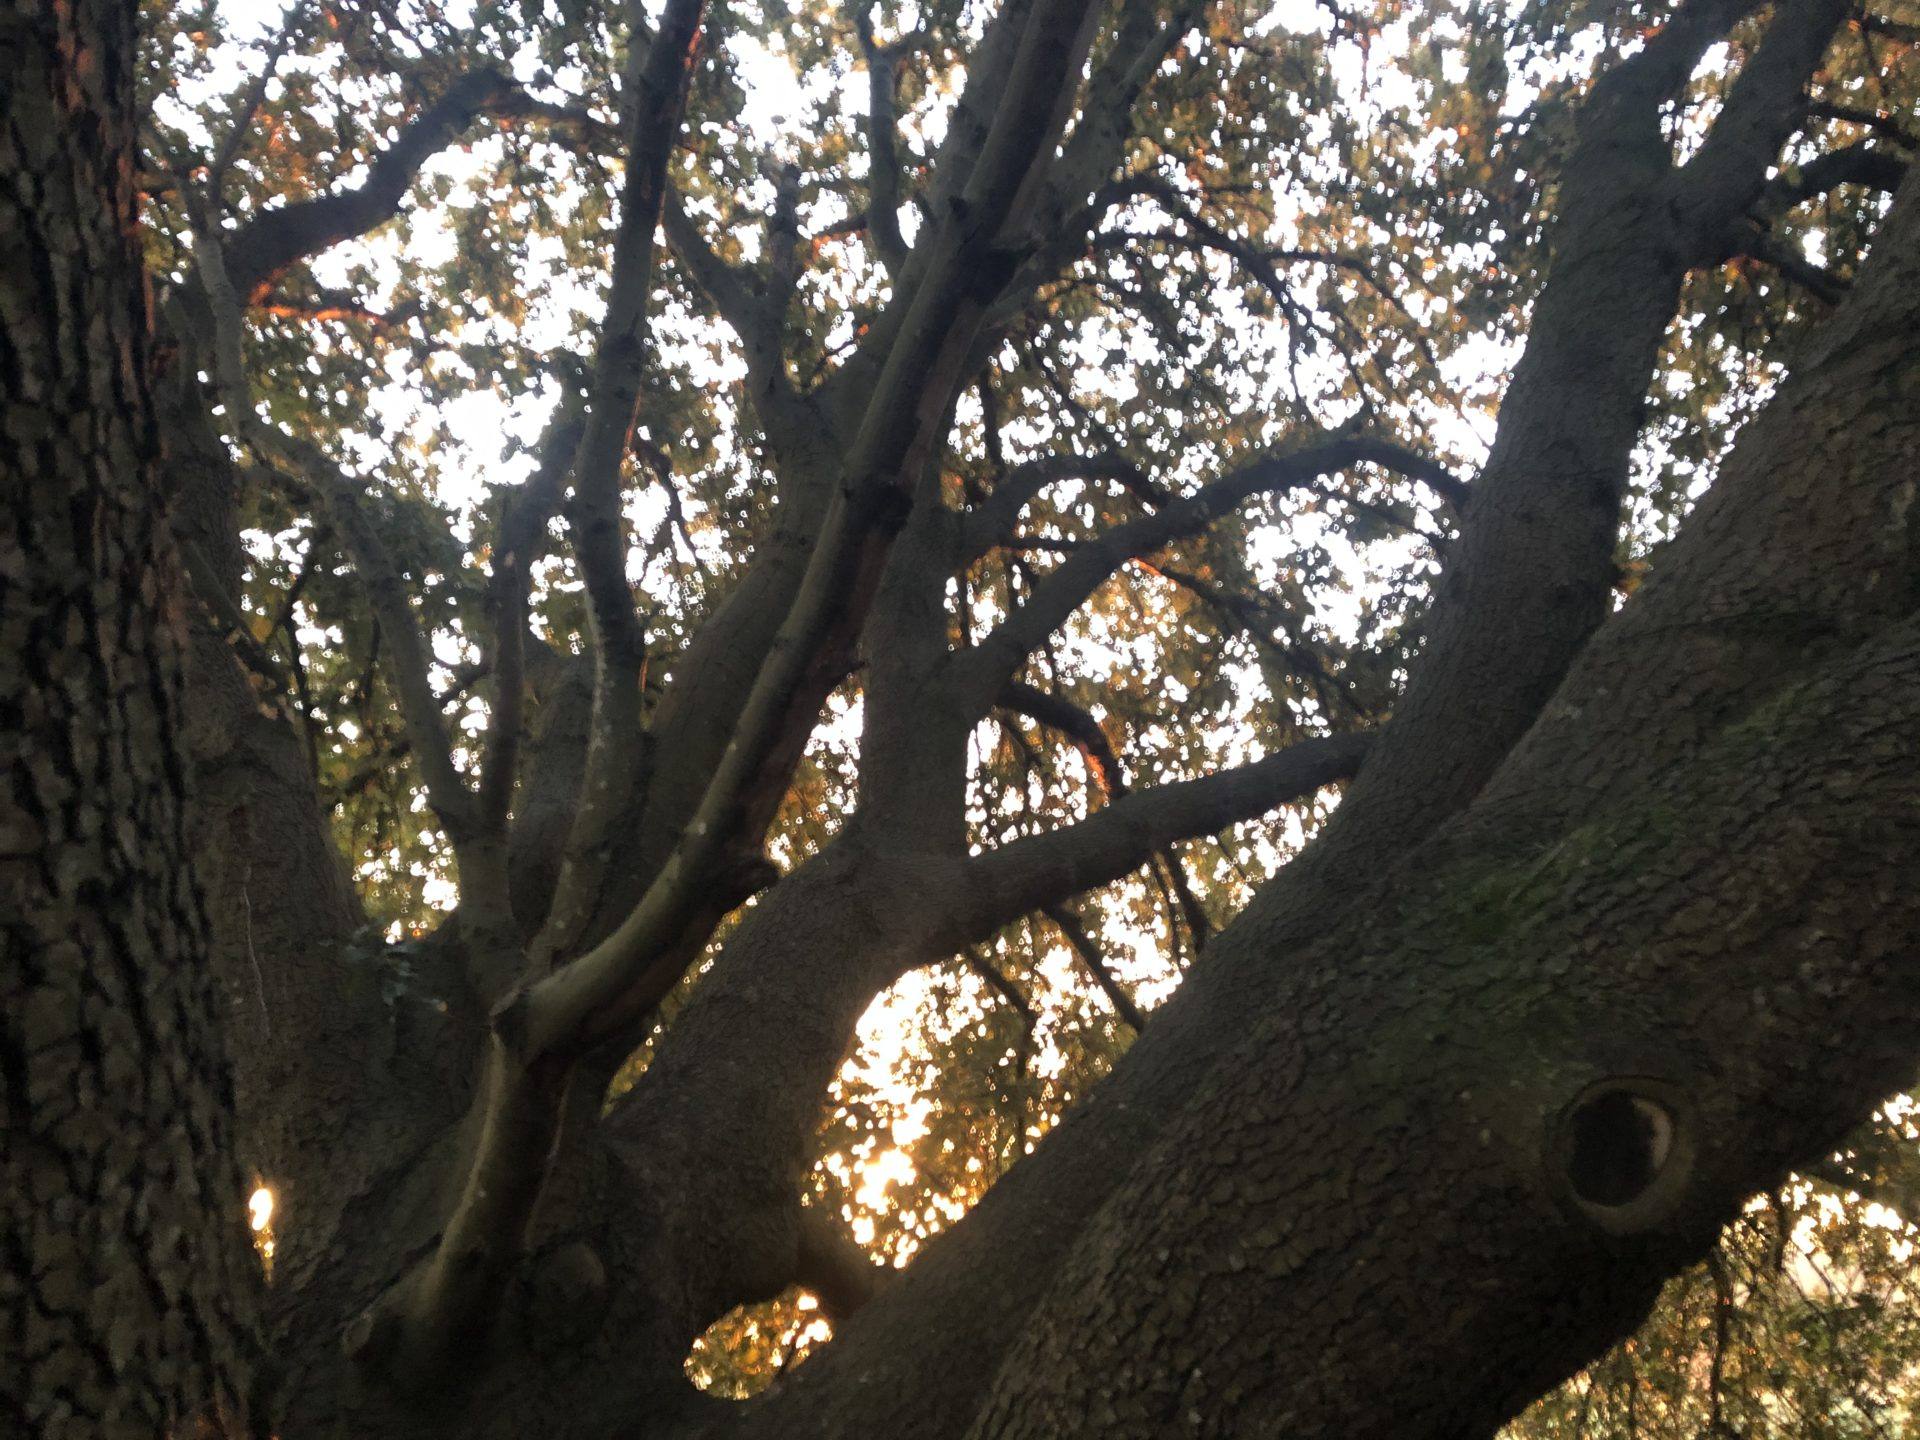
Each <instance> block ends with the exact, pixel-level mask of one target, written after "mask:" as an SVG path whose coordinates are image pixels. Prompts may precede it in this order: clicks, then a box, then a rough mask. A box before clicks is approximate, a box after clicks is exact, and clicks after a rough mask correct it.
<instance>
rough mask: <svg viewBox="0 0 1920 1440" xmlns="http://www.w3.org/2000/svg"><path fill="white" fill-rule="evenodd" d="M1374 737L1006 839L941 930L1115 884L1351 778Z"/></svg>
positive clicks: (1306, 751)
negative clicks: (1180, 847) (1160, 855)
mask: <svg viewBox="0 0 1920 1440" xmlns="http://www.w3.org/2000/svg"><path fill="white" fill-rule="evenodd" d="M1371 747H1372V737H1371V736H1370V735H1366V734H1362V733H1353V734H1346V735H1328V736H1322V737H1319V738H1316V739H1312V740H1303V741H1301V742H1300V743H1298V744H1296V745H1292V746H1289V747H1288V748H1287V749H1285V750H1282V751H1280V752H1279V753H1277V754H1274V755H1269V756H1268V757H1267V758H1266V759H1264V760H1258V761H1255V762H1254V763H1252V764H1250V765H1242V766H1239V767H1236V768H1234V769H1231V770H1222V771H1220V772H1218V773H1217V774H1213V775H1208V776H1205V777H1204V778H1202V779H1199V780H1182V781H1177V782H1175V783H1173V784H1168V785H1159V786H1155V787H1154V788H1152V789H1150V790H1135V791H1133V792H1131V793H1130V794H1128V795H1126V796H1124V797H1122V798H1121V799H1118V800H1115V801H1114V802H1113V803H1112V804H1110V805H1107V806H1105V807H1103V808H1102V809H1100V810H1098V811H1096V812H1095V813H1094V814H1092V815H1091V816H1089V817H1088V818H1087V819H1085V820H1082V821H1079V822H1078V823H1076V824H1073V825H1067V826H1063V827H1061V828H1060V829H1057V830H1049V831H1047V832H1046V833H1044V834H1041V835H1035V836H1031V837H1029V838H1027V839H1023V840H1014V841H1011V842H1009V843H1008V844H1005V845H1001V846H998V847H996V848H994V849H992V850H988V851H985V852H983V853H982V854H979V855H976V856H975V857H973V859H971V860H970V861H968V862H967V866H966V869H965V872H964V873H965V876H966V880H965V890H964V894H963V895H961V896H957V897H956V898H955V900H954V901H953V907H952V911H951V914H950V915H949V917H948V919H947V922H946V923H947V924H948V925H949V926H950V927H952V928H953V930H954V931H955V933H956V934H957V935H960V936H965V937H968V938H979V937H983V936H986V935H991V934H992V933H993V932H994V931H996V930H998V929H999V928H1000V927H1001V926H1003V925H1008V924H1011V923H1012V922H1013V921H1015V920H1017V919H1019V918H1020V917H1021V916H1023V915H1029V914H1032V913H1033V912H1034V911H1036V910H1043V909H1044V908H1045V907H1046V906H1048V905H1051V904H1055V903H1057V902H1058V901H1059V900H1061V899H1063V898H1064V897H1066V896H1069V895H1077V894H1079V893H1080V892H1081V891H1083V890H1091V889H1094V888H1096V887H1098V886H1101V885H1105V884H1108V883H1110V882H1112V881H1114V880H1117V879H1119V878H1120V877H1121V876H1122V875H1125V874H1126V873H1127V872H1128V871H1130V870H1133V869H1136V868H1138V867H1139V866H1141V865H1144V864H1146V863H1147V861H1148V860H1149V859H1150V858H1152V856H1153V855H1154V854H1155V853H1156V852H1157V851H1160V850H1162V849H1164V848H1166V846H1168V845H1169V844H1171V843H1172V842H1174V841H1176V840H1185V839H1190V838H1192V837H1193V836H1196V835H1211V834H1215V833H1217V832H1218V831H1220V830H1223V829H1225V828H1226V827H1227V826H1229V825H1232V824H1235V823H1236V822H1238V821H1242V820H1250V819H1252V818H1254V817H1255V816H1258V815H1264V814H1265V813H1266V812H1267V811H1269V810H1272V809H1274V808H1275V807H1276V806H1279V805H1284V804H1286V803H1287V802H1288V801H1290V800H1298V799H1301V798H1303V797H1304V796H1307V795H1311V794H1312V793H1313V792H1314V791H1316V790H1319V789H1321V788H1323V787H1325V786H1327V785H1331V784H1333V783H1335V782H1337V781H1340V780H1345V779H1347V778H1349V777H1350V776H1352V775H1354V774H1355V773H1357V772H1358V771H1359V769H1360V766H1361V764H1362V762H1363V761H1364V760H1365V758H1366V756H1367V753H1368V751H1369V750H1370V749H1371Z"/></svg>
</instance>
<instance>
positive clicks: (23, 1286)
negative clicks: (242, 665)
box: [0, 0, 258, 1440]
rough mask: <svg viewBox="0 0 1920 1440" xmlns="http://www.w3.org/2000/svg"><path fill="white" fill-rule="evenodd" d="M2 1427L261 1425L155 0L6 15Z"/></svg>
mask: <svg viewBox="0 0 1920 1440" xmlns="http://www.w3.org/2000/svg"><path fill="white" fill-rule="evenodd" d="M0 33H4V34H5V35H6V43H5V45H4V47H0V53H3V54H4V59H0V235H4V236H5V237H6V239H5V246H6V251H7V256H6V263H5V265H4V266H0V322H3V326H4V339H0V413H4V442H3V443H0V495H4V497H5V505H4V511H3V512H0V717H4V719H3V721H0V732H3V734H4V738H0V768H4V771H5V775H6V782H5V785H4V787H0V916H3V917H4V918H3V919H0V936H3V937H4V938H3V939H0V955H4V960H3V961H0V1083H3V1086H4V1104H5V1111H6V1129H5V1141H4V1172H5V1173H4V1177H3V1181H0V1183H3V1184H4V1194H5V1201H4V1205H5V1211H4V1222H0V1225H3V1228H0V1249H3V1250H4V1277H3V1278H0V1314H4V1316H5V1327H6V1329H5V1338H4V1341H3V1342H0V1343H3V1344H4V1347H5V1350H6V1360H5V1363H4V1364H3V1365H0V1424H3V1425H4V1427H5V1428H6V1429H7V1431H8V1433H10V1434H18V1435H26V1436H34V1437H56V1436H71V1437H75V1440H80V1437H97V1436H108V1437H127V1440H134V1437H141V1440H145V1437H149V1436H154V1435H162V1434H187V1433H189V1431H190V1430H191V1429H192V1427H194V1426H196V1425H205V1426H210V1427H212V1428H213V1429H214V1430H215V1431H220V1432H229V1433H234V1434H238V1433H241V1431H242V1430H244V1429H245V1428H246V1425H247V1412H248V1403H249V1391H250V1388H251V1386H250V1378H249V1377H250V1371H251V1366H252V1363H253V1360H254V1355H253V1353H252V1346H253V1335H252V1330H253V1324H254V1321H253V1305H254V1293H255V1290H256V1289H257V1286H258V1271H257V1268H256V1266H255V1262H254V1259H253V1257H252V1255H251V1254H250V1253H249V1250H248V1245H247V1238H246V1231H245V1228H244V1217H245V1202H246V1193H247V1192H246V1187H245V1186H244V1184H243V1182H242V1178H241V1175H240V1172H239V1168H238V1166H237V1165H236V1163H235V1157H234V1152H233V1131H234V1119H233V1111H232V1106H233V1091H232V1083H231V1078H230V1075H229V1071H228V1063H227V1057H226V1052H225V1048H224V1042H223V1028H222V1024H221V1019H222V1017H221V1015H220V1013H219V1011H220V1007H219V1005H218V1002H217V998H216V991H215V987H214V984H213V976H212V972H211V968H210V965H209V957H208V950H209V940H208V928H207V919H206V914H205V910H204V906H203V902H202V897H201V892H200V889H199V886H198V883H197V881H196V878H195V876H194V873H193V869H192V866H191V863H190V853H191V852H190V837H189V831H188V825H187V818H186V803H185V801H186V784H187V765H186V761H185V756H184V753H183V746H182V739H181V728H182V727H181V717H180V713H179V679H180V668H181V661H182V648H183V646H182V642H183V638H184V637H183V634H182V625H183V621H184V619H185V617H186V614H187V611H188V607H189V604H190V602H189V601H188V600H187V599H186V597H185V595H184V593H183V588H184V587H183V584H182V581H181V577H180V575H179V573H178V569H177V566H176V564H175V562H174V557H173V546H172V541H171V536H170V534H169V530H168V526H167V522H166V519H165V516H164V513H163V508H162V501H161V496H162V488H161V485H160V467H159V459H160V456H159V447H158V444H157V432H156V426H155V422H154V415H153V409H152V404H151V399H150V381H149V374H148V365H149V360H150V356H149V346H148V316H147V305H146V297H145V289H144V285H143V281H142V276H141V270H140V257H139V252H138V248H137V229H136V224H135V215H134V207H135V190H134V185H133V152H134V143H133V137H134V74H135V45H136V39H135V13H134V7H133V6H132V5H131V4H116V3H98V4H96V3H91V0H82V3H80V4H77V5H59V6H55V5H46V4H39V3H35V0H24V3H13V4H9V5H8V6H7V7H6V8H5V10H4V12H0Z"/></svg>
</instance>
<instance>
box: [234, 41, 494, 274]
mask: <svg viewBox="0 0 1920 1440" xmlns="http://www.w3.org/2000/svg"><path fill="white" fill-rule="evenodd" d="M515 89H516V86H515V85H514V82H513V80H512V78H511V77H509V76H508V75H506V74H504V73H503V72H501V71H498V70H493V69H488V68H481V69H475V70H469V71H467V72H466V73H464V74H462V75H459V76H457V77H456V78H455V79H454V80H453V81H452V83H451V84H449V85H448V86H447V88H446V90H445V91H443V92H442V93H441V96H440V98H439V99H438V100H436V101H434V102H433V103H432V104H431V105H429V106H428V107H427V108H426V109H424V110H422V111H421V112H420V113H419V114H418V115H416V116H415V117H414V118H413V119H412V120H411V121H409V122H408V123H407V125H406V126H405V127H404V128H403V129H402V130H401V131H400V136H399V138H398V139H397V140H395V141H394V143H393V144H392V145H390V146H388V147H387V148H386V149H384V150H382V151H380V152H379V153H378V154H377V155H375V156H374V157H373V161H372V163H371V164H370V165H369V166H368V172H367V178H366V179H365V180H364V181H362V182H361V183H360V184H358V185H349V186H342V187H341V188H339V189H337V190H330V191H328V192H327V193H326V194H324V195H317V196H315V197H314V198H313V199H311V200H300V201H296V202H294V203H293V204H291V205H282V206H279V207H278V208H276V209H272V210H266V211H263V212H262V213H261V214H259V215H257V216H255V217H254V218H253V219H252V220H251V221H249V222H248V223H247V224H245V225H243V226H241V227H240V229H239V231H238V232H237V233H236V234H235V235H234V236H233V238H232V240H231V241H230V242H229V244H228V246H227V257H228V258H227V274H228V278H229V279H230V280H231V281H232V283H233V287H234V289H235V291H236V292H238V294H239V295H240V298H241V299H242V300H243V301H247V302H251V301H253V300H256V299H258V298H260V297H261V296H263V295H264V294H265V293H266V291H267V288H268V287H269V286H270V285H271V284H272V283H273V281H274V280H275V279H276V278H277V277H278V276H279V275H280V274H281V273H282V272H283V271H285V270H286V269H287V267H288V266H290V265H293V264H295V263H297V262H298V261H301V260H304V259H307V258H308V257H310V256H313V255H317V254H319V253H320V252H321V251H323V250H326V249H328V248H330V247H331V246H334V245H338V244H339V243H340V242H341V241H343V240H349V239H352V238H353V237H354V236H356V235H364V234H366V232H367V231H369V230H371V229H373V228H374V227H375V226H377V225H381V224H384V223H385V222H386V221H388V220H391V219H392V218H393V217H394V216H395V215H398V214H399V213H400V203H401V201H403V200H404V199H406V195H407V191H408V190H409V189H411V188H412V186H413V182H414V179H415V177H416V176H418V175H419V173H420V167H421V166H423V165H425V164H426V163H427V161H428V160H430V159H432V158H433V157H434V156H435V155H437V154H439V153H440V151H442V150H444V149H446V148H447V146H449V145H451V144H453V143H454V142H455V141H457V140H458V139H459V138H460V136H461V135H463V134H465V133H466V131H467V128H468V127H469V126H471V125H472V124H473V122H474V121H475V120H477V119H478V118H479V117H480V116H481V115H482V114H483V113H485V111H486V109H487V107H488V106H489V104H491V103H492V102H494V101H495V100H497V99H499V98H501V97H503V96H506V95H508V94H510V93H513V92H514V90H515Z"/></svg>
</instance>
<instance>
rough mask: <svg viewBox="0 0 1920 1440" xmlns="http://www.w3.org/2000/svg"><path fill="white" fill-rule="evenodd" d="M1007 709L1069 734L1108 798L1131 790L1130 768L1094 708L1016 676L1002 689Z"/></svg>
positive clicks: (998, 702)
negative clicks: (1029, 683)
mask: <svg viewBox="0 0 1920 1440" xmlns="http://www.w3.org/2000/svg"><path fill="white" fill-rule="evenodd" d="M996 703H997V704H998V705H999V707H1000V708H1001V709H1003V710H1011V711H1013V712H1014V713H1015V714H1018V715H1025V716H1026V717H1027V718H1028V719H1029V720H1034V721H1037V722H1039V723H1040V724H1042V725H1044V726H1046V727H1047V728H1048V729H1049V730H1056V731H1058V732H1059V733H1060V734H1062V735H1064V736H1066V737H1067V738H1068V739H1069V740H1071V741H1072V742H1073V744H1074V747H1075V748H1076V749H1077V750H1079V752H1080V753H1081V755H1082V756H1084V757H1085V758H1086V762H1087V769H1088V770H1089V771H1091V772H1092V774H1093V778H1094V783H1095V784H1097V785H1098V786H1099V787H1100V791H1101V793H1102V794H1104V795H1105V796H1106V797H1107V798H1108V799H1110V800H1112V799H1118V798H1119V797H1120V796H1122V795H1124V794H1126V793H1127V777H1126V772H1125V771H1124V770H1123V769H1122V768H1121V765H1120V757H1119V756H1118V755H1116V754H1114V752H1113V742H1112V741H1111V740H1109V739H1108V738H1107V732H1106V729H1105V728H1104V727H1103V726H1102V725H1101V724H1100V722H1099V721H1098V720H1096V719H1094V718H1093V715H1092V713H1091V712H1090V711H1087V710H1083V709H1081V708H1080V707H1079V706H1078V705H1076V704H1074V703H1073V702H1072V701H1071V700H1068V699H1066V698H1065V697H1064V696H1060V695H1050V694H1048V693H1047V692H1046V691H1044V690H1041V689H1039V688H1038V687H1036V686H1033V685H1028V684H1026V683H1025V682H1023V681H1019V680H1012V681H1009V682H1008V683H1007V684H1006V686H1005V687H1004V688H1003V689H1002V690H1001V691H1000V698H999V700H998V701H997V702H996Z"/></svg>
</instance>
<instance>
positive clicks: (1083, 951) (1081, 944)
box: [1041, 905, 1147, 1034]
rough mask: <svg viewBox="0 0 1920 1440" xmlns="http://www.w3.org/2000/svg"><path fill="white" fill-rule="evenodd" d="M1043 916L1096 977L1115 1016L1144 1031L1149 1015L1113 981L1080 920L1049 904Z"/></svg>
mask: <svg viewBox="0 0 1920 1440" xmlns="http://www.w3.org/2000/svg"><path fill="white" fill-rule="evenodd" d="M1041 913H1042V914H1044V915H1045V916H1046V917H1047V919H1048V920H1049V921H1051V922H1052V923H1053V928H1054V929H1056V930H1058V931H1059V932H1060V934H1061V937H1062V938H1063V939H1064V940H1065V941H1066V942H1067V945H1068V946H1069V947H1070V948H1071V949H1072V951H1073V953H1074V954H1075V955H1076V956H1077V957H1078V958H1079V961H1080V963H1081V964H1082V965H1083V966H1085V967H1086V971H1087V973H1088V974H1089V975H1091V976H1092V977H1093V983H1094V984H1096V985H1098V986H1099V987H1100V993H1101V994H1102V995H1105V996H1106V997H1107V1003H1108V1004H1109V1005H1111V1006H1113V1013H1114V1014H1116V1015H1118V1016H1119V1017H1120V1018H1121V1019H1122V1020H1123V1021H1125V1022H1126V1023H1127V1025H1129V1026H1131V1027H1132V1029H1133V1031H1134V1033H1135V1034H1138V1033H1139V1032H1140V1031H1142V1030H1145V1029H1146V1028H1147V1016H1146V1012H1145V1011H1143V1010H1142V1009H1141V1008H1140V1007H1139V1006H1138V1005H1136V1004H1135V1003H1134V999H1133V997H1132V996H1131V995H1129V994H1127V992H1126V989H1125V988H1124V987H1123V986H1122V985H1121V984H1120V982H1119V981H1118V980H1116V979H1115V978H1114V975H1113V972H1112V971H1111V970H1109V969H1108V968H1107V962H1106V957H1105V956H1103V955H1102V954H1101V953H1100V947H1099V945H1098V944H1096V943H1095V941H1094V938H1093V936H1091V935H1089V934H1088V933H1087V927H1086V926H1084V925H1082V924H1081V923H1080V920H1079V917H1077V916H1076V915H1074V914H1073V912H1072V911H1070V910H1068V909H1067V908H1066V907H1065V906H1064V905H1049V906H1047V907H1046V908H1045V909H1044V910H1042V912H1041Z"/></svg>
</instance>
